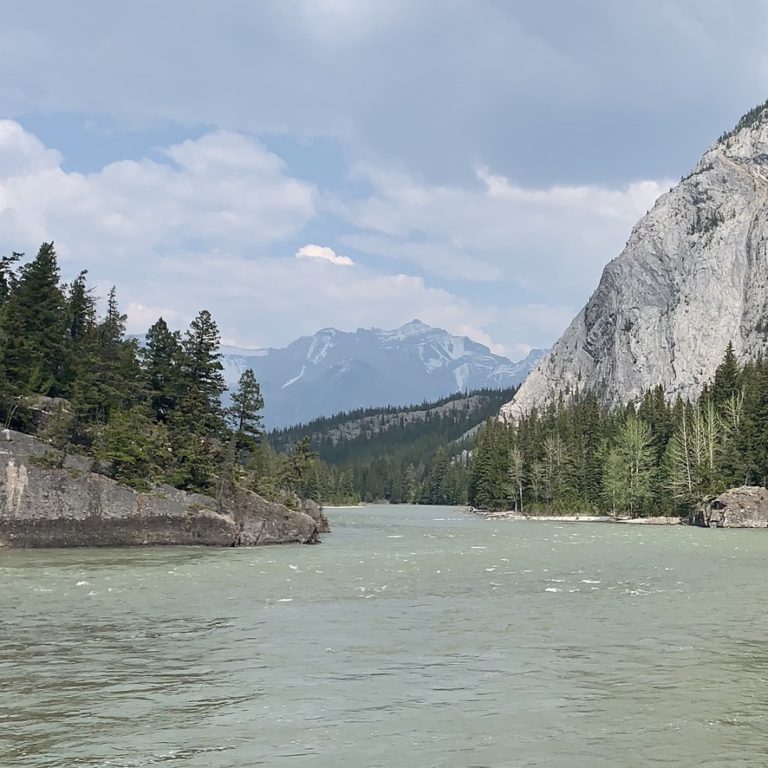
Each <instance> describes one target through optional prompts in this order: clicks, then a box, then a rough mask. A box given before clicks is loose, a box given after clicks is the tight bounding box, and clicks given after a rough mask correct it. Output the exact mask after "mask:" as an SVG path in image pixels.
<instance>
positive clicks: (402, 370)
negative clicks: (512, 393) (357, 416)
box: [222, 320, 544, 428]
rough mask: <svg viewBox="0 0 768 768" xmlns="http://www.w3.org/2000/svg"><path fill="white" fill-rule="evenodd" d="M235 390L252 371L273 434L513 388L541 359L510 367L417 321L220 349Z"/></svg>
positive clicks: (474, 345)
mask: <svg viewBox="0 0 768 768" xmlns="http://www.w3.org/2000/svg"><path fill="white" fill-rule="evenodd" d="M222 353H223V354H222V364H223V365H224V374H225V377H226V379H227V382H228V384H229V385H230V386H234V385H236V383H237V379H238V377H239V376H240V373H241V372H242V371H243V370H244V369H245V368H252V369H253V371H254V373H255V374H256V378H257V379H258V380H259V382H260V383H261V387H262V392H263V394H264V399H265V401H266V407H265V410H264V420H265V424H266V425H267V426H268V427H272V428H274V427H282V426H287V425H290V424H298V423H302V422H307V421H310V420H312V419H314V418H317V417H318V416H323V415H330V414H333V413H338V412H340V411H350V410H353V409H355V408H360V407H369V406H383V405H390V404H391V405H407V404H411V403H420V402H424V401H425V400H435V399H437V398H440V397H443V396H445V395H448V394H450V393H455V392H457V391H468V390H472V389H483V388H493V389H500V388H505V387H513V386H516V385H518V384H520V382H521V381H523V380H524V379H525V377H526V376H527V375H528V373H529V372H530V370H531V369H532V368H533V366H534V365H535V364H536V362H538V360H539V359H540V358H541V357H542V355H543V354H544V353H543V351H541V350H534V351H533V352H531V354H530V355H529V356H528V357H527V358H526V359H525V360H522V361H520V362H518V363H512V362H511V361H509V360H507V359H506V358H504V357H501V356H499V355H494V354H493V353H492V352H491V351H490V350H489V349H488V347H486V346H484V345H483V344H479V343H478V342H475V341H472V340H471V339H468V338H466V337H462V336H451V335H450V334H449V333H447V332H446V331H443V330H440V329H438V328H431V327H430V326H428V325H425V324H424V323H422V322H420V321H418V320H413V321H412V322H410V323H407V324H406V325H404V326H402V327H401V328H398V329H396V330H394V331H384V330H379V329H376V328H372V329H359V330H357V331H355V332H354V333H345V332H342V331H338V330H336V329H334V328H325V329H323V330H321V331H318V332H317V333H316V334H314V335H313V336H306V337H303V338H301V339H298V340H297V341H295V342H293V343H292V344H290V345H288V346H287V347H284V348H282V349H265V350H245V349H232V348H227V347H224V348H223V349H222Z"/></svg>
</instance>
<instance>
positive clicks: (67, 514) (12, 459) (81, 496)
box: [0, 430, 330, 548]
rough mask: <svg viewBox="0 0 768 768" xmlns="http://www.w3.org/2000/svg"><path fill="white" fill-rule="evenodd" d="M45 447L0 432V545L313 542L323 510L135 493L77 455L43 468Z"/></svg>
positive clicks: (245, 496)
mask: <svg viewBox="0 0 768 768" xmlns="http://www.w3.org/2000/svg"><path fill="white" fill-rule="evenodd" d="M49 455H50V446H48V445H47V444H46V443H44V442H42V441H41V440H38V439H36V438H34V437H31V436H29V435H25V434H22V433H20V432H13V431H10V430H6V431H5V433H4V437H3V439H2V441H0V548H2V547H20V548H32V547H127V546H150V545H206V546H219V547H237V546H257V545H265V544H316V543H319V541H320V534H321V533H325V532H328V531H329V530H330V527H329V525H328V520H327V518H326V516H325V514H324V513H323V511H322V508H321V507H320V506H318V505H317V504H315V503H314V502H311V501H300V502H299V503H300V506H301V509H300V510H296V509H290V508H288V507H287V506H284V505H282V504H277V503H275V502H271V501H268V500H267V499H264V498H262V497H261V496H258V495H257V494H255V493H253V492H251V491H247V490H243V489H237V490H235V491H234V492H233V493H232V494H230V496H229V497H228V498H226V499H223V500H217V499H214V498H212V497H211V496H206V495H203V494H197V493H187V492H185V491H180V490H178V489H176V488H172V487H171V486H161V487H158V488H155V489H152V490H151V491H149V492H147V493H141V492H139V491H135V490H133V489H132V488H129V487H127V486H125V485H122V484H120V483H118V482H117V481H115V480H112V479H110V478H109V477H106V476H104V475H103V474H98V473H96V472H93V471H92V466H91V462H90V460H89V459H87V458H86V457H82V456H66V457H65V458H64V460H63V462H62V465H61V466H60V467H55V468H51V467H48V466H47V462H46V457H47V456H49Z"/></svg>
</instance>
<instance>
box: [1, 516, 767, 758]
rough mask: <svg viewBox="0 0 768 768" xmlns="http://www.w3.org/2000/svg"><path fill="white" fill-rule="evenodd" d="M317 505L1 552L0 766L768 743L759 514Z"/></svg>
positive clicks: (510, 754) (575, 752)
mask: <svg viewBox="0 0 768 768" xmlns="http://www.w3.org/2000/svg"><path fill="white" fill-rule="evenodd" d="M328 514H329V517H330V520H331V524H332V526H333V529H334V532H333V534H330V535H327V536H325V537H324V538H325V543H323V544H322V545H321V546H317V547H273V548H259V549H235V550H219V549H195V548H168V549H162V548H157V549H134V550H128V549H120V550H49V551H45V550H38V551H0V616H1V617H2V618H1V619H0V766H2V768H16V766H19V767H20V768H21V767H22V766H23V767H24V768H43V767H45V768H52V767H53V766H57V767H59V766H61V767H62V768H64V767H66V768H71V767H72V766H89V767H92V768H95V767H97V766H98V767H99V768H138V767H140V766H141V767H143V766H162V767H163V768H174V767H175V766H184V768H251V767H252V766H259V765H265V766H276V767H280V766H286V767H290V768H293V767H294V766H295V767H296V768H300V767H301V768H304V767H305V766H306V767H309V766H311V767H312V768H318V767H319V768H325V766H328V768H331V767H333V768H337V767H338V768H347V767H348V768H367V767H370V768H373V767H374V766H382V767H383V766H387V767H388V768H401V767H403V768H406V767H407V768H414V767H416V768H429V767H432V766H455V767H456V768H467V767H469V766H477V767H479V766H515V767H517V766H520V767H522V766H526V767H528V766H541V767H542V768H543V767H544V766H546V767H547V768H560V767H562V768H582V767H583V768H596V767H602V766H605V767H606V768H608V766H610V768H624V767H625V766H626V767H627V768H629V767H630V766H631V767H632V768H634V767H635V766H641V765H642V766H675V767H676V768H681V767H684V766H691V767H693V766H707V767H709V768H712V767H714V766H729V767H730V768H733V767H734V766H763V765H765V764H766V761H767V760H768V757H766V755H767V754H768V720H767V716H768V685H766V677H767V676H768V653H766V647H767V646H766V643H768V614H767V613H766V610H765V606H764V604H763V600H764V597H765V589H766V586H765V585H766V572H767V571H766V552H768V531H723V530H719V531H709V530H699V529H690V528H685V527H680V528H675V527H659V528H654V527H644V526H618V525H610V524H605V523H602V524H601V523H597V524H586V523H579V524H563V523H556V522H516V521H494V522H490V521H485V520H482V519H479V518H475V517H466V516H465V515H463V514H462V513H461V512H460V511H459V510H456V509H453V508H441V507H406V506H403V507H375V506H369V507H366V508H360V509H336V510H334V509H331V510H329V511H328Z"/></svg>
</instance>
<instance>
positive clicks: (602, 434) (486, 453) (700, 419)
mask: <svg viewBox="0 0 768 768" xmlns="http://www.w3.org/2000/svg"><path fill="white" fill-rule="evenodd" d="M767 481H768V361H766V360H764V359H763V358H762V357H760V358H758V359H756V360H754V361H751V362H747V363H746V364H744V365H743V366H742V365H739V364H738V362H737V360H736V356H735V354H734V349H733V346H732V344H729V345H728V347H727V349H726V352H725V355H724V357H723V360H722V362H721V364H720V365H719V366H718V368H717V370H716V373H715V376H714V380H713V381H712V382H711V383H710V384H708V385H707V386H705V387H704V390H703V392H702V394H701V396H700V397H699V398H698V400H697V401H696V402H691V401H690V400H683V399H682V398H680V397H678V398H677V399H676V400H674V401H672V402H669V401H668V400H667V399H666V398H665V396H664V392H663V390H662V389H661V387H657V388H655V389H652V390H649V391H648V392H646V393H645V395H644V396H643V397H642V398H641V400H640V401H639V402H638V403H630V404H628V405H626V406H625V407H623V408H609V407H605V406H603V405H601V404H600V401H599V399H598V397H597V396H596V395H595V393H593V392H583V393H579V394H576V395H575V396H573V397H572V398H570V399H568V400H567V401H566V400H564V399H563V398H561V399H560V400H559V401H558V402H556V403H553V404H551V405H550V406H548V407H547V408H544V409H540V410H537V409H534V410H532V411H531V412H530V413H529V414H528V415H526V416H524V417H523V418H521V419H520V420H519V421H518V422H517V423H515V424H504V423H502V422H499V421H497V420H491V421H489V422H487V424H486V425H485V427H484V429H483V431H482V433H481V434H480V436H479V437H478V440H477V443H476V445H475V449H474V453H473V457H472V461H471V471H470V479H469V488H468V499H469V502H470V503H471V504H473V505H475V506H476V507H480V508H484V509H489V510H497V509H515V510H518V511H521V512H534V513H535V512H544V511H546V512H554V513H568V512H584V513H589V512H601V513H606V512H607V513H620V514H628V515H630V516H641V515H676V514H684V513H686V512H687V511H689V510H690V509H691V508H692V507H693V506H695V505H697V504H699V503H701V501H702V500H703V499H705V498H708V497H711V496H713V495H716V494H718V493H721V492H722V491H724V490H726V489H727V488H730V487H733V486H736V485H742V484H757V485H765V484H766V482H767Z"/></svg>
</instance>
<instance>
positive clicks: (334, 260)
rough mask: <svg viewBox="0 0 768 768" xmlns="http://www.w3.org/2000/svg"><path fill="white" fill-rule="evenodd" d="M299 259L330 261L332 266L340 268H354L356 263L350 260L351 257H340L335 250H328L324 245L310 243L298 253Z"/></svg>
mask: <svg viewBox="0 0 768 768" xmlns="http://www.w3.org/2000/svg"><path fill="white" fill-rule="evenodd" d="M296 258H297V259H322V260H324V261H328V262H330V263H331V264H336V266H338V267H352V266H354V264H355V262H354V261H352V259H350V258H349V256H339V254H337V253H336V251H334V250H333V248H328V247H327V246H324V245H314V244H313V243H309V244H307V245H303V246H302V247H301V248H299V250H298V251H296Z"/></svg>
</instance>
